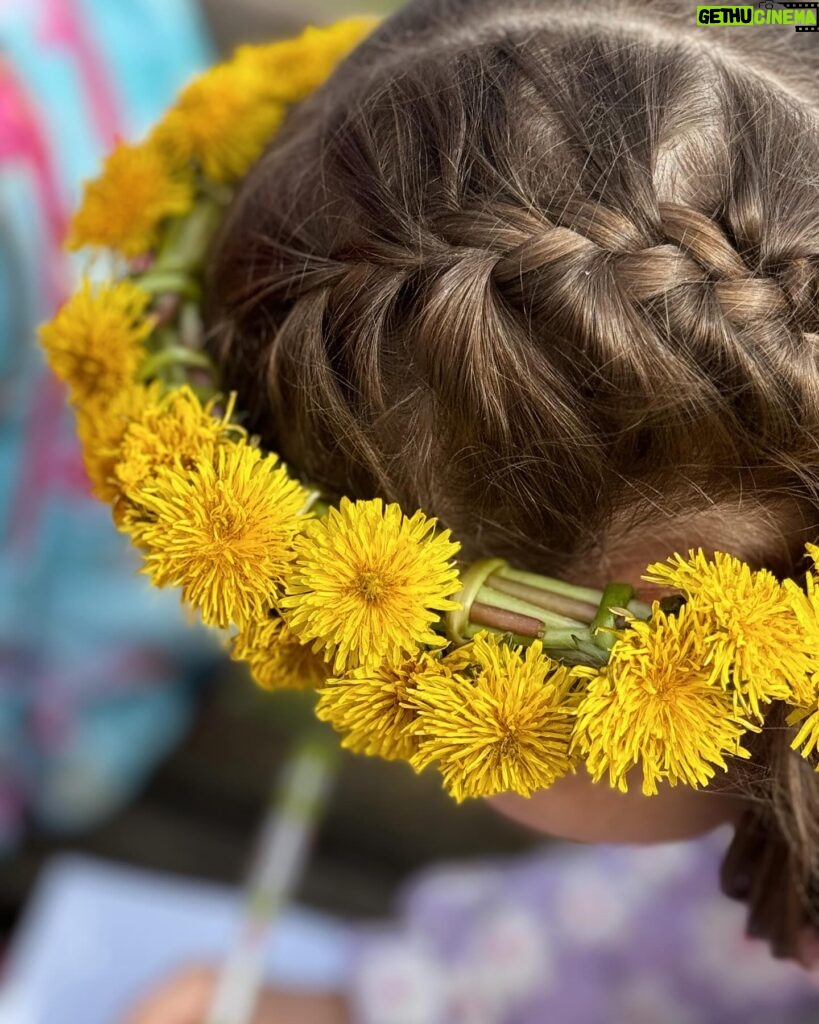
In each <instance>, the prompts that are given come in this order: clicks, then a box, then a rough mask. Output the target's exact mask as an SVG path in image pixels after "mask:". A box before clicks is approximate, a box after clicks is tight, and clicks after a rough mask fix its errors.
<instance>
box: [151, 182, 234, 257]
mask: <svg viewBox="0 0 819 1024" xmlns="http://www.w3.org/2000/svg"><path fill="white" fill-rule="evenodd" d="M223 213H224V206H223V205H222V204H221V203H218V202H216V201H215V200H214V199H211V198H209V197H205V198H203V199H200V200H199V201H198V202H197V203H195V205H194V207H193V209H192V210H191V211H190V213H187V214H186V215H185V216H184V217H178V218H177V219H176V220H175V221H174V222H173V224H172V225H171V227H170V228H169V230H168V233H167V236H166V238H165V244H164V245H163V246H162V248H161V250H160V251H159V255H158V256H157V258H156V262H155V263H154V264H153V265H152V267H151V269H150V270H149V271H148V273H149V274H153V273H158V272H159V271H166V270H172V271H180V270H181V271H184V272H187V273H188V274H191V273H195V272H197V271H198V270H200V269H201V268H202V265H203V264H204V262H205V255H206V254H207V251H208V246H209V245H210V240H211V238H212V237H213V234H214V232H215V231H216V228H217V227H218V226H219V221H220V220H221V218H222V215H223Z"/></svg>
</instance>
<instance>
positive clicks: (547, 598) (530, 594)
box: [487, 572, 602, 622]
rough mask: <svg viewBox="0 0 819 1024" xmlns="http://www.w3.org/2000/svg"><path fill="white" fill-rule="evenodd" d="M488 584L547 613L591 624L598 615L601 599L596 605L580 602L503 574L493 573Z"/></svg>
mask: <svg viewBox="0 0 819 1024" xmlns="http://www.w3.org/2000/svg"><path fill="white" fill-rule="evenodd" d="M487 584H488V585H489V586H490V587H491V588H492V589H493V590H497V591H500V593H502V594H511V595H512V597H519V598H521V599H522V600H524V601H527V602H528V603H529V604H533V605H535V606H536V607H538V608H544V609H546V611H550V612H555V613H556V614H558V615H565V616H566V617H567V618H571V619H577V620H578V621H580V622H591V620H592V619H593V618H594V616H595V615H596V614H597V607H598V604H599V599H598V601H596V602H595V603H594V604H590V603H588V602H586V601H578V600H577V599H576V598H573V597H566V596H564V595H562V594H558V593H556V592H555V591H551V590H545V589H543V588H541V587H533V586H531V585H530V584H528V583H521V582H519V581H518V580H509V579H506V577H505V576H504V575H503V573H502V572H501V573H498V572H496V573H493V574H492V575H491V576H490V577H489V579H488V580H487ZM601 596H602V595H601Z"/></svg>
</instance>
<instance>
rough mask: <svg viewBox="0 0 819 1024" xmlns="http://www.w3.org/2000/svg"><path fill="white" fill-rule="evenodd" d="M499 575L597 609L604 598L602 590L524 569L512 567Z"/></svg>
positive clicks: (504, 569)
mask: <svg viewBox="0 0 819 1024" xmlns="http://www.w3.org/2000/svg"><path fill="white" fill-rule="evenodd" d="M497 575H499V576H502V577H503V578H504V579H507V580H516V581H517V582H518V583H525V584H526V585H527V586H530V587H536V588H537V589H538V590H546V591H548V592H549V593H552V594H563V595H564V596H565V597H570V598H573V599H574V600H575V601H581V602H583V603H585V604H592V605H594V607H595V608H597V606H598V605H599V603H600V598H601V597H602V596H603V592H602V591H601V590H595V589H594V587H580V586H576V585H575V584H573V583H567V582H566V581H565V580H559V579H556V578H555V577H554V576H541V575H540V574H539V573H535V572H525V571H524V570H522V569H513V568H512V567H511V566H510V565H507V566H505V567H504V568H503V569H500V570H499V571H498V573H497Z"/></svg>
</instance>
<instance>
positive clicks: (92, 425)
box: [77, 381, 162, 504]
mask: <svg viewBox="0 0 819 1024" xmlns="http://www.w3.org/2000/svg"><path fill="white" fill-rule="evenodd" d="M161 399H162V385H161V384H160V382H159V381H153V382H152V383H150V384H147V385H145V384H131V385H130V386H128V387H124V388H121V389H120V390H119V391H117V393H116V394H115V395H114V396H113V397H111V398H96V399H90V400H89V401H88V402H85V403H84V404H83V405H82V406H81V407H79V408H78V409H77V433H78V435H79V438H80V443H81V444H82V454H83V461H84V462H85V468H86V471H87V473H88V477H89V479H90V480H91V487H92V490H93V492H94V494H95V495H96V496H97V497H98V498H99V499H100V501H107V502H111V503H112V504H113V503H115V502H117V501H118V500H119V498H120V496H121V485H120V483H119V480H118V470H119V466H120V462H119V459H120V448H121V446H122V440H123V438H124V436H125V433H126V431H127V430H128V427H129V426H130V425H131V424H132V423H133V422H135V421H137V422H138V421H139V420H140V419H141V417H142V416H143V415H144V413H145V412H146V410H149V409H157V408H159V406H160V402H161Z"/></svg>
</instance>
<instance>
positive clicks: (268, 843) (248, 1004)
mask: <svg viewBox="0 0 819 1024" xmlns="http://www.w3.org/2000/svg"><path fill="white" fill-rule="evenodd" d="M336 755H337V748H336V746H335V745H334V746H332V747H330V746H329V745H328V742H327V741H326V740H323V739H321V738H318V737H317V736H316V733H314V732H311V734H310V735H309V737H307V738H305V739H302V740H301V741H300V742H299V743H298V744H297V745H296V748H295V750H294V752H293V754H292V755H291V756H290V758H289V759H288V762H287V764H286V766H285V770H284V774H283V777H282V782H281V785H280V786H279V787H277V790H278V792H277V796H276V797H275V798H274V800H273V801H272V802H271V804H270V807H269V808H268V811H267V813H266V815H265V820H264V823H263V825H262V830H261V835H260V837H259V842H258V849H257V853H256V858H255V862H254V864H253V867H252V869H251V871H250V874H249V877H248V883H247V887H246V890H245V898H244V908H243V911H242V918H241V921H240V925H239V933H238V936H237V940H236V943H235V945H234V947H233V949H232V951H231V953H230V954H229V956H228V958H227V960H226V961H225V963H224V965H223V967H222V970H221V972H220V975H219V980H218V982H217V985H216V989H215V992H214V995H213V1000H212V1002H211V1006H210V1010H209V1012H208V1015H207V1017H206V1018H205V1020H206V1022H207V1024H250V1021H251V1020H252V1017H253V1011H254V1010H255V1008H256V1003H257V1001H258V998H259V991H260V989H261V987H262V981H263V954H264V948H265V944H266V942H267V939H268V936H269V934H270V930H271V927H272V925H273V923H274V922H275V920H276V919H277V917H278V916H279V915H280V914H281V913H282V911H283V910H284V909H285V907H286V906H287V904H288V902H289V900H290V899H291V897H292V895H293V891H294V889H295V887H296V885H297V884H298V881H299V878H300V877H301V874H302V870H303V868H304V866H305V863H306V861H307V858H308V854H309V847H310V841H311V839H312V836H313V832H314V830H315V827H316V824H317V823H318V821H319V819H320V817H321V814H322V811H323V809H324V807H325V805H326V801H327V796H328V794H329V790H330V784H331V781H332V778H333V774H334V772H333V768H334V764H335V761H336Z"/></svg>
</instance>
